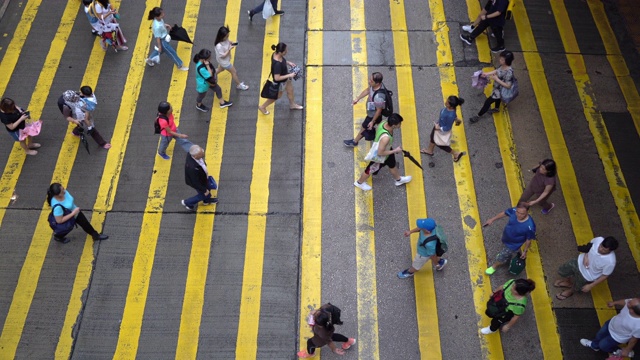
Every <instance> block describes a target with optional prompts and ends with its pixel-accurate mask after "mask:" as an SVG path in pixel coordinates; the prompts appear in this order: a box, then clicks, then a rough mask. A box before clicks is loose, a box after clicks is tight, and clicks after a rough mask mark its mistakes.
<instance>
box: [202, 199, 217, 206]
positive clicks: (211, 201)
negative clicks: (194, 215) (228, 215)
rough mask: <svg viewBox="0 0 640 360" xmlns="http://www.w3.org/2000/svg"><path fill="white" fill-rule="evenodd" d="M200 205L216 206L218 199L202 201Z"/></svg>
mask: <svg viewBox="0 0 640 360" xmlns="http://www.w3.org/2000/svg"><path fill="white" fill-rule="evenodd" d="M202 203H203V204H205V205H211V204H217V203H218V198H211V199H209V201H203V202H202Z"/></svg>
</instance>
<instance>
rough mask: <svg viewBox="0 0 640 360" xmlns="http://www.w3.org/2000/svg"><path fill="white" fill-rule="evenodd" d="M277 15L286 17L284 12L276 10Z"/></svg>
mask: <svg viewBox="0 0 640 360" xmlns="http://www.w3.org/2000/svg"><path fill="white" fill-rule="evenodd" d="M276 15H284V11H282V10H276Z"/></svg>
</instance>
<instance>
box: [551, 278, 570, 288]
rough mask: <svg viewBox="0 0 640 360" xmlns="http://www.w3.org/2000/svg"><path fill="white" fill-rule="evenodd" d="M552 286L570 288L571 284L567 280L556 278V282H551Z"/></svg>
mask: <svg viewBox="0 0 640 360" xmlns="http://www.w3.org/2000/svg"><path fill="white" fill-rule="evenodd" d="M553 286H554V287H557V288H564V289H570V288H571V285H570V284H569V283H568V282H566V281H563V280H556V282H554V283H553Z"/></svg>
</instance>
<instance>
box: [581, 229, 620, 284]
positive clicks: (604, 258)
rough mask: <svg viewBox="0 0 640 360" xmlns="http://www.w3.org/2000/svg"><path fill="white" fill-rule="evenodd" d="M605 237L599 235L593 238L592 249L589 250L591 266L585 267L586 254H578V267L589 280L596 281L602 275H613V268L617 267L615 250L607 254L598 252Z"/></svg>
mask: <svg viewBox="0 0 640 360" xmlns="http://www.w3.org/2000/svg"><path fill="white" fill-rule="evenodd" d="M602 241H604V238H603V237H601V236H599V237H597V238H595V239H593V240H591V243H592V244H593V245H592V246H591V250H589V268H586V267H584V264H583V260H584V254H580V256H578V267H579V268H580V273H581V274H582V276H583V277H584V278H585V280H587V281H595V280H596V279H598V278H599V277H600V276H602V275H607V276H609V275H611V273H613V269H614V268H615V267H616V254H615V252H613V251H612V252H610V253H608V254H606V255H602V254H600V253H599V252H598V247H600V244H602Z"/></svg>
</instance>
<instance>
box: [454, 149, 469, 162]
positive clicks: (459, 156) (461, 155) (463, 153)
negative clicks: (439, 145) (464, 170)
mask: <svg viewBox="0 0 640 360" xmlns="http://www.w3.org/2000/svg"><path fill="white" fill-rule="evenodd" d="M465 154H466V152H464V151H463V152H461V153H460V154H458V157H457V158H455V159H453V162H458V160H460V158H461V157H463V156H464V155H465Z"/></svg>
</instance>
